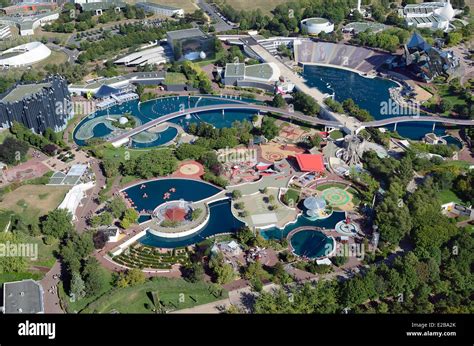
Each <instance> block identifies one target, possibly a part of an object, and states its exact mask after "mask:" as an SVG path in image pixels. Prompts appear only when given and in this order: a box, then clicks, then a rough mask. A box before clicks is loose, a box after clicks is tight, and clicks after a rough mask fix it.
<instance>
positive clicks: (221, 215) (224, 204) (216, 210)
mask: <svg viewBox="0 0 474 346" xmlns="http://www.w3.org/2000/svg"><path fill="white" fill-rule="evenodd" d="M209 209H210V215H209V221H208V223H207V225H206V226H205V227H204V228H203V229H202V230H201V231H199V232H198V233H195V234H191V235H189V236H186V237H181V238H163V237H158V236H156V235H153V234H151V233H147V234H146V235H144V236H143V237H142V238H140V239H138V241H139V242H140V243H142V244H144V245H149V246H155V247H160V248H176V247H182V246H188V245H192V244H196V243H199V242H201V241H203V240H205V239H206V238H207V237H211V236H214V235H217V234H222V233H235V232H237V231H238V230H239V229H240V228H241V227H243V226H244V224H243V223H242V222H241V221H239V220H237V219H236V218H235V217H234V216H233V215H232V212H231V206H230V200H224V201H217V202H214V203H210V204H209Z"/></svg>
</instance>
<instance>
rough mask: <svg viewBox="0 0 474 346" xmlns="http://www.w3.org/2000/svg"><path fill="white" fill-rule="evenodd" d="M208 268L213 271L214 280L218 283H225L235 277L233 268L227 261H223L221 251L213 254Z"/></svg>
mask: <svg viewBox="0 0 474 346" xmlns="http://www.w3.org/2000/svg"><path fill="white" fill-rule="evenodd" d="M209 268H210V269H211V270H212V271H213V273H214V278H215V281H216V282H217V283H218V284H220V285H223V284H226V283H229V282H230V281H232V280H233V279H234V277H235V274H234V268H233V267H232V265H230V264H229V263H225V261H224V256H223V255H222V253H220V252H219V253H217V254H214V255H213V256H212V257H211V260H210V261H209Z"/></svg>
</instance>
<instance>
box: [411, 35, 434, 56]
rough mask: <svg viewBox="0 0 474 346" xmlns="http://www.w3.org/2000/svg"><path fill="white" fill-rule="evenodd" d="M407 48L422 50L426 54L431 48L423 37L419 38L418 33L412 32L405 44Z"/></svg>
mask: <svg viewBox="0 0 474 346" xmlns="http://www.w3.org/2000/svg"><path fill="white" fill-rule="evenodd" d="M407 48H408V49H417V50H422V51H425V52H426V51H428V50H430V49H431V46H430V45H429V44H428V43H427V42H426V41H425V39H424V38H423V37H421V35H420V34H419V33H417V32H414V33H413V35H412V36H411V38H410V40H409V41H408V43H407Z"/></svg>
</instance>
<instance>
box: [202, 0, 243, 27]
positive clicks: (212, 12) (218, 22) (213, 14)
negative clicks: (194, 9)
mask: <svg viewBox="0 0 474 346" xmlns="http://www.w3.org/2000/svg"><path fill="white" fill-rule="evenodd" d="M196 4H197V5H198V6H199V8H200V9H201V10H203V11H204V12H205V13H206V14H207V15H208V16H209V17H210V18H211V21H214V22H215V24H213V26H214V28H216V32H222V31H228V30H232V29H233V28H234V27H233V26H232V25H230V24H228V23H226V22H225V21H224V20H223V19H222V18H221V17H220V16H219V14H218V13H217V11H216V9H215V8H214V7H213V6H211V5H209V4H208V3H207V2H206V1H205V0H197V2H196Z"/></svg>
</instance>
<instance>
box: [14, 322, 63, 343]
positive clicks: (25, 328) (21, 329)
mask: <svg viewBox="0 0 474 346" xmlns="http://www.w3.org/2000/svg"><path fill="white" fill-rule="evenodd" d="M18 335H20V336H47V337H48V339H55V338H56V323H48V322H43V323H37V322H30V321H28V320H26V322H24V323H19V324H18Z"/></svg>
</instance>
